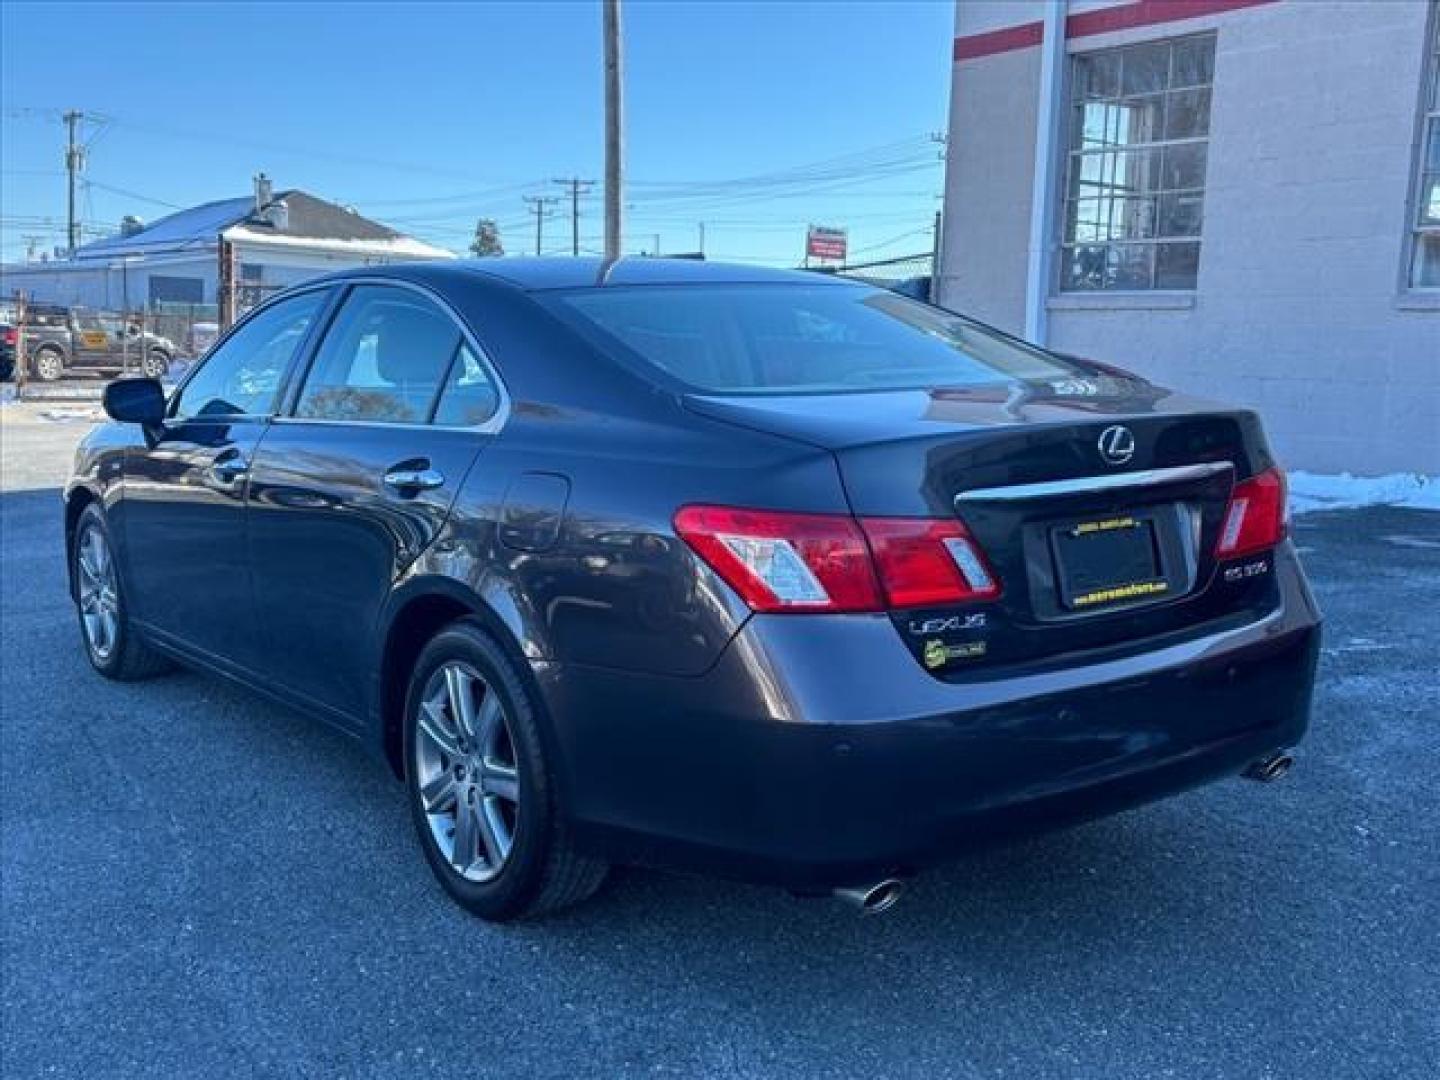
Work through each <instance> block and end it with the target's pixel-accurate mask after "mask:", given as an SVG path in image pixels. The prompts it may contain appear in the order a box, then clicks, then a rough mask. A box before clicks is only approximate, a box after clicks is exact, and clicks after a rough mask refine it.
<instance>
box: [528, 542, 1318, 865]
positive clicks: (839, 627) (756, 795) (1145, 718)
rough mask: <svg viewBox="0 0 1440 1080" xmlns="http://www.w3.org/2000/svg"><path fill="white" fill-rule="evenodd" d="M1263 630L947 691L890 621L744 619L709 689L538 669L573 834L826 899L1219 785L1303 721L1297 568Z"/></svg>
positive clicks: (1307, 638) (1282, 557)
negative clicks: (991, 844)
mask: <svg viewBox="0 0 1440 1080" xmlns="http://www.w3.org/2000/svg"><path fill="white" fill-rule="evenodd" d="M1275 572H1276V573H1277V575H1279V584H1280V591H1281V596H1282V601H1281V604H1280V607H1279V608H1278V609H1277V610H1276V611H1275V612H1274V613H1273V614H1271V615H1270V616H1268V617H1266V618H1265V619H1263V620H1261V621H1259V622H1256V623H1252V624H1250V625H1247V626H1243V627H1239V628H1235V629H1230V630H1226V631H1224V632H1220V633H1214V634H1209V635H1206V636H1202V637H1197V638H1193V639H1190V640H1188V641H1184V642H1181V643H1178V644H1172V645H1169V646H1167V647H1165V648H1160V649H1154V650H1151V651H1148V652H1144V653H1140V654H1137V655H1130V656H1126V657H1122V658H1117V659H1108V660H1103V661H1099V662H1095V663H1090V664H1085V665H1082V666H1076V667H1067V668H1063V669H1059V670H1054V671H1049V672H1043V673H1039V674H1027V675H1023V676H1017V677H1010V678H1002V679H996V680H993V681H987V682H978V683H970V684H966V685H953V684H948V683H945V682H942V681H939V680H937V679H935V678H933V677H931V676H930V675H929V674H927V673H926V672H925V671H924V670H923V669H922V668H921V666H920V665H919V664H918V663H916V661H915V659H914V657H913V656H912V655H910V653H909V652H908V651H907V650H906V649H905V646H904V644H903V643H902V642H901V641H900V639H899V636H898V634H897V633H896V630H895V628H894V626H893V625H892V624H891V623H890V621H889V620H888V619H887V618H885V617H883V616H880V617H868V616H833V617H813V616H807V617H803V618H797V617H786V616H771V617H756V618H753V619H751V620H750V621H749V622H748V623H747V624H746V626H745V627H744V629H743V630H742V631H741V633H740V634H739V635H738V636H737V637H736V639H735V640H734V641H732V642H731V644H730V646H729V648H728V649H727V650H726V651H725V653H724V655H723V656H722V658H721V660H720V661H719V663H717V665H716V666H715V667H714V668H713V669H712V670H711V671H710V672H709V673H707V674H706V675H704V676H701V677H698V678H689V679H680V678H656V677H649V676H637V675H634V674H629V673H619V672H612V671H599V670H595V669H577V668H573V667H565V666H559V665H542V666H541V667H539V668H538V669H537V672H536V674H537V676H538V677H539V678H540V680H541V684H542V687H543V689H544V692H545V695H546V697H547V699H548V703H549V706H550V711H551V716H552V719H553V721H554V731H555V734H556V737H557V740H558V742H559V744H560V746H559V749H560V751H561V755H560V756H561V760H562V761H563V762H564V766H565V768H564V774H563V776H562V778H561V780H562V790H563V792H564V795H565V801H566V804H567V807H568V810H569V812H570V815H571V816H572V818H573V819H574V823H575V831H576V835H577V839H578V840H579V841H580V842H581V843H582V844H584V845H585V846H587V847H588V848H590V849H591V850H592V851H595V852H596V853H598V854H602V855H605V856H606V857H608V858H611V859H613V860H616V861H624V862H636V863H645V864H653V865H664V866H671V867H678V868H686V869H695V870H701V871H705V872H710V873H718V874H724V875H727V876H733V877H738V878H742V879H747V880H754V881H765V882H772V883H776V884H782V885H786V886H789V887H792V888H798V889H806V888H824V887H827V886H831V885H836V884H845V883H854V882H857V881H863V880H868V879H870V878H873V877H878V876H881V875H885V874H890V873H895V872H901V873H903V872H910V871H914V870H916V869H919V868H922V867H924V866H926V865H927V864H931V863H934V862H937V861H941V860H943V859H945V858H946V857H947V856H950V855H952V854H954V853H956V852H958V851H959V850H962V849H964V848H966V847H968V846H972V845H975V844H978V843H981V842H984V841H987V840H990V839H993V838H995V837H997V836H1004V835H1008V834H1012V833H1015V832H1019V831H1026V830H1034V829H1039V828H1044V827H1048V826H1052V825H1056V824H1061V823H1065V822H1068V821H1074V820H1079V819H1084V818H1089V817H1096V816H1100V815H1103V814H1107V813H1111V812H1114V811H1116V810H1120V809H1124V808H1126V807H1129V806H1134V805H1138V804H1140V803H1144V802H1148V801H1151V800H1154V799H1157V798H1161V797H1163V796H1165V795H1168V794H1171V793H1174V792H1177V791H1181V790H1184V789H1186V788H1189V787H1193V786H1196V785H1198V784H1202V783H1205V782H1207V781H1209V780H1212V779H1216V778H1219V777H1222V776H1227V775H1233V774H1235V773H1237V772H1239V771H1240V770H1241V769H1242V768H1243V767H1244V766H1245V765H1246V764H1247V763H1249V762H1250V761H1253V760H1254V759H1256V758H1257V757H1260V756H1262V755H1264V754H1266V753H1267V752H1269V751H1271V750H1274V749H1276V748H1279V747H1287V746H1293V745H1294V744H1295V743H1296V742H1298V741H1299V740H1300V738H1301V736H1302V735H1303V733H1304V731H1305V727H1306V724H1307V721H1308V715H1309V708H1310V696H1311V688H1312V685H1313V681H1314V672H1315V662H1316V657H1317V655H1318V651H1319V616H1318V613H1317V612H1316V610H1315V607H1314V602H1313V600H1312V598H1311V597H1310V594H1309V591H1308V588H1307V587H1306V584H1305V582H1304V578H1303V576H1302V574H1301V572H1300V569H1299V566H1298V565H1297V564H1296V562H1295V559H1294V556H1293V554H1292V553H1290V552H1289V551H1288V550H1286V551H1282V552H1280V553H1277V558H1276V560H1275Z"/></svg>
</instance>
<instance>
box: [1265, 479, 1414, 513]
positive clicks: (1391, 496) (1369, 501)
mask: <svg viewBox="0 0 1440 1080" xmlns="http://www.w3.org/2000/svg"><path fill="white" fill-rule="evenodd" d="M1289 481H1290V512H1291V513H1292V514H1308V513H1310V512H1311V511H1314V510H1349V509H1353V508H1354V507H1357V506H1408V507H1412V508H1414V509H1417V510H1440V477H1437V476H1422V475H1420V474H1419V473H1390V474H1389V475H1388V476H1351V475H1350V474H1349V473H1340V474H1339V475H1338V476H1332V475H1325V474H1323V473H1307V472H1292V473H1290V474H1289Z"/></svg>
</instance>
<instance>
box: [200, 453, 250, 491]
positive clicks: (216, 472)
mask: <svg viewBox="0 0 1440 1080" xmlns="http://www.w3.org/2000/svg"><path fill="white" fill-rule="evenodd" d="M249 471H250V462H249V461H247V460H246V459H245V458H244V457H243V456H242V455H240V454H234V455H231V456H222V457H219V458H216V459H215V460H214V461H212V462H211V463H210V475H211V476H212V477H214V478H215V480H216V481H217V482H218V483H221V484H233V483H235V481H237V480H239V479H240V478H241V477H242V476H244V475H245V474H246V473H247V472H249Z"/></svg>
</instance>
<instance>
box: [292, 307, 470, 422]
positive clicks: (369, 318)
mask: <svg viewBox="0 0 1440 1080" xmlns="http://www.w3.org/2000/svg"><path fill="white" fill-rule="evenodd" d="M459 346H460V329H459V327H457V326H456V325H455V321H454V320H453V319H451V318H450V316H449V315H448V314H446V313H445V312H444V311H442V310H441V309H440V308H439V307H437V306H436V305H435V303H434V302H433V301H431V300H429V299H427V298H425V297H424V296H421V295H420V294H418V293H415V292H412V291H411V290H409V289H400V288H395V287H392V286H388V285H360V286H357V287H356V288H355V289H354V290H353V291H352V292H351V293H350V295H349V297H348V298H347V299H346V300H345V304H344V306H343V307H342V308H341V309H340V313H339V314H338V315H337V316H336V317H335V321H334V323H332V324H331V326H330V329H329V330H328V331H327V332H326V334H325V340H324V341H323V342H321V344H320V348H319V350H318V351H317V353H316V354H315V362H314V363H313V364H312V365H311V368H310V373H309V375H308V376H307V377H306V379H305V386H304V388H303V389H302V390H301V393H300V400H299V401H298V402H297V403H296V406H295V415H296V416H298V417H303V418H306V419H312V420H348V421H361V422H363V421H370V422H388V423H401V424H423V423H425V422H426V421H427V420H428V419H429V417H430V414H431V411H432V410H433V408H434V406H435V402H436V398H437V397H438V395H439V392H440V388H441V385H442V383H444V381H445V378H446V375H447V374H448V373H449V371H450V365H451V361H452V360H453V359H454V358H455V354H456V350H457V349H458V348H459Z"/></svg>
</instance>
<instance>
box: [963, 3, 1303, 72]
mask: <svg viewBox="0 0 1440 1080" xmlns="http://www.w3.org/2000/svg"><path fill="white" fill-rule="evenodd" d="M1275 2H1276V0H1133V2H1132V3H1129V4H1116V5H1115V6H1113V7H1105V8H1096V9H1095V10H1094V11H1082V12H1079V13H1077V14H1075V15H1070V16H1067V17H1066V19H1065V36H1066V38H1081V37H1091V36H1093V35H1095V34H1109V33H1112V32H1114V31H1116V30H1133V29H1134V28H1135V27H1137V26H1154V25H1156V24H1157V23H1167V22H1179V21H1180V20H1182V19H1198V18H1200V17H1201V16H1202V15H1223V14H1224V13H1225V12H1227V11H1238V10H1239V9H1241V8H1248V7H1257V6H1258V5H1260V4H1273V3H1275ZM1044 30H1045V24H1044V23H1041V22H1028V23H1021V24H1020V25H1018V26H1007V27H1005V28H1003V29H1001V30H989V31H986V32H985V33H983V34H970V35H968V36H966V37H957V38H956V39H955V59H956V60H974V59H975V58H976V57H980V56H993V55H995V54H996V53H1002V52H1012V51H1014V50H1015V49H1028V48H1030V47H1031V46H1033V45H1039V44H1040V42H1041V41H1042V40H1043V39H1044Z"/></svg>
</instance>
